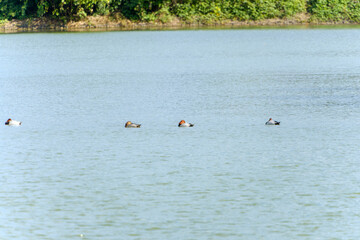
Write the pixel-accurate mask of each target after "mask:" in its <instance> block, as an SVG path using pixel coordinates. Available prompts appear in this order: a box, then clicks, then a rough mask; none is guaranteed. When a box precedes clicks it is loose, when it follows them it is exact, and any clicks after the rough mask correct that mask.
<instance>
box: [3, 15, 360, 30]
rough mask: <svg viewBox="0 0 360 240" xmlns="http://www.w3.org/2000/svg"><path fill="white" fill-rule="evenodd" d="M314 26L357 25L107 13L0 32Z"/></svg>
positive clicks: (14, 25) (8, 24)
mask: <svg viewBox="0 0 360 240" xmlns="http://www.w3.org/2000/svg"><path fill="white" fill-rule="evenodd" d="M297 25H298V26H316V25H359V24H358V23H352V22H347V21H341V22H314V21H310V17H309V16H307V15H301V16H297V17H294V18H291V19H265V20H259V21H235V20H223V21H214V22H207V23H202V22H184V21H181V20H179V19H178V18H173V19H172V20H171V21H169V22H166V23H162V22H160V21H156V22H137V21H130V20H128V19H115V18H111V17H109V16H91V17H87V18H85V19H83V20H80V21H69V22H67V23H64V22H62V21H59V20H52V19H48V18H34V19H25V20H11V21H3V22H1V23H0V33H12V32H15V33H16V32H33V31H89V30H90V31H91V30H94V31H96V30H99V31H111V30H140V29H182V28H198V27H221V26H223V27H252V26H254V27H256V26H269V27H271V26H297Z"/></svg>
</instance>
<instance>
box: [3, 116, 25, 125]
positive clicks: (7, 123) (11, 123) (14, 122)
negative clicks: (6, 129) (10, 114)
mask: <svg viewBox="0 0 360 240" xmlns="http://www.w3.org/2000/svg"><path fill="white" fill-rule="evenodd" d="M5 125H8V126H20V125H21V122H19V121H15V120H12V119H11V118H9V119H8V120H7V121H6V122H5Z"/></svg>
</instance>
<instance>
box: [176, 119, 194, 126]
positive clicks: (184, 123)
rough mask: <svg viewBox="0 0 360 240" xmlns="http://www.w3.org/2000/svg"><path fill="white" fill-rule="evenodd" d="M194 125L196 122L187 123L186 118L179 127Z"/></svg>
mask: <svg viewBox="0 0 360 240" xmlns="http://www.w3.org/2000/svg"><path fill="white" fill-rule="evenodd" d="M193 126H194V124H192V123H187V122H185V120H181V121H180V122H179V125H178V127H193Z"/></svg>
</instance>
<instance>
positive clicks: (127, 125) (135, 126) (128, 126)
mask: <svg viewBox="0 0 360 240" xmlns="http://www.w3.org/2000/svg"><path fill="white" fill-rule="evenodd" d="M140 126H141V124H136V123H132V122H130V121H127V122H126V123H125V127H126V128H139V127H140Z"/></svg>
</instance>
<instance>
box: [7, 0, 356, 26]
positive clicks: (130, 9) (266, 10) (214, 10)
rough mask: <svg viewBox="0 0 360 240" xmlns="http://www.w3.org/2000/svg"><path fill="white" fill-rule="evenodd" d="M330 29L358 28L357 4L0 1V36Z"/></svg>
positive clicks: (333, 0)
mask: <svg viewBox="0 0 360 240" xmlns="http://www.w3.org/2000/svg"><path fill="white" fill-rule="evenodd" d="M333 24H360V1H358V0H34V1H28V0H25V1H24V0H2V1H0V32H25V31H46V30H50V31H52V30H53V31H84V30H85V31H86V30H90V29H91V30H118V29H124V30H129V29H153V28H156V29H157V28H159V29H161V28H192V27H193V28H197V27H207V26H210V27H211V26H224V27H251V26H289V25H333Z"/></svg>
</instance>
